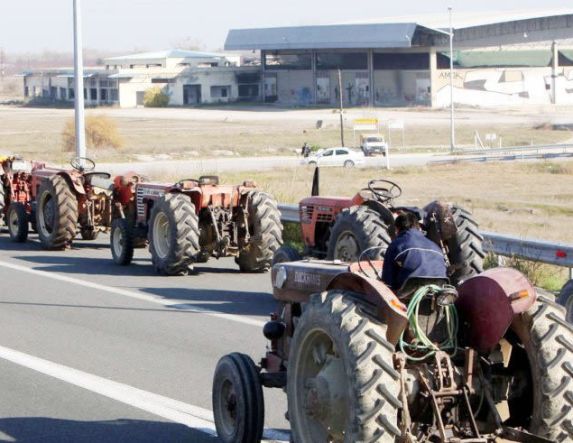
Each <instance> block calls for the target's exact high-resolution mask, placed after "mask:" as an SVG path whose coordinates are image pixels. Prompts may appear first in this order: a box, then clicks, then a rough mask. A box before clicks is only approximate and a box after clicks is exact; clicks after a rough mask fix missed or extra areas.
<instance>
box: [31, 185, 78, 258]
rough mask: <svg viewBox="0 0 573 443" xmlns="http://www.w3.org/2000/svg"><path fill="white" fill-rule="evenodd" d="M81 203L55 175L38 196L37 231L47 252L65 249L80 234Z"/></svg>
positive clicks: (41, 186) (42, 187)
mask: <svg viewBox="0 0 573 443" xmlns="http://www.w3.org/2000/svg"><path fill="white" fill-rule="evenodd" d="M77 222H78V201H77V199H76V197H75V195H74V193H73V192H72V190H71V189H70V187H69V186H68V184H67V182H66V180H65V179H64V178H63V177H61V176H59V175H54V176H52V177H50V178H48V179H46V180H44V181H43V182H42V184H41V185H40V190H39V192H38V197H37V207H36V229H37V230H38V236H39V237H40V242H41V243H42V246H43V247H44V248H45V249H65V248H66V247H68V246H70V245H71V243H72V241H73V240H74V238H75V236H76V233H77Z"/></svg>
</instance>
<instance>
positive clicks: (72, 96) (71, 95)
mask: <svg viewBox="0 0 573 443" xmlns="http://www.w3.org/2000/svg"><path fill="white" fill-rule="evenodd" d="M75 98H76V94H75V91H74V88H69V89H68V99H70V100H73V99H75Z"/></svg>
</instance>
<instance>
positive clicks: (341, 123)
mask: <svg viewBox="0 0 573 443" xmlns="http://www.w3.org/2000/svg"><path fill="white" fill-rule="evenodd" d="M338 97H339V99H340V102H339V107H340V109H339V111H340V145H341V146H342V147H344V115H343V114H344V107H343V105H342V73H341V72H340V69H338Z"/></svg>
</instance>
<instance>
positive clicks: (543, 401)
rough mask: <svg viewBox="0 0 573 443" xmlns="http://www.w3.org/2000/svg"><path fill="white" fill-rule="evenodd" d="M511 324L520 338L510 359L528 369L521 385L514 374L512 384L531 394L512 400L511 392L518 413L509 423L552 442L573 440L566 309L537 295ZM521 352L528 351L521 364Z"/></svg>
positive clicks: (572, 363)
mask: <svg viewBox="0 0 573 443" xmlns="http://www.w3.org/2000/svg"><path fill="white" fill-rule="evenodd" d="M512 328H513V332H514V333H515V334H516V335H517V337H519V341H520V342H521V344H520V345H519V347H518V348H517V349H516V350H515V352H512V357H511V358H512V359H513V358H516V359H517V362H516V364H515V365H514V367H515V368H516V371H520V370H521V371H523V370H524V369H523V368H524V367H528V368H529V371H527V370H525V372H528V373H529V374H528V375H529V377H527V378H525V379H524V380H522V381H521V383H520V382H516V381H515V378H514V381H513V383H512V385H510V386H517V389H518V391H519V392H521V391H522V390H523V387H524V386H526V387H528V388H529V389H530V392H529V398H527V396H523V395H521V396H517V397H516V398H515V399H514V401H513V402H512V401H511V391H510V401H509V412H510V414H511V416H512V417H514V416H515V418H510V420H517V422H515V421H514V422H512V423H511V425H512V426H523V427H524V428H525V429H527V430H528V431H529V432H531V433H533V434H536V435H539V436H541V437H545V438H546V439H548V440H550V441H554V442H572V441H573V380H572V378H573V326H572V325H570V324H569V323H567V321H566V320H565V309H564V308H563V307H562V306H560V305H558V304H557V303H555V302H553V301H552V300H550V299H549V298H546V297H544V296H539V298H538V301H537V303H536V304H535V305H533V307H531V309H529V310H528V311H527V312H525V313H523V314H522V315H521V317H520V318H519V321H518V322H514V323H513V324H512ZM523 350H524V351H525V352H523ZM520 352H521V353H522V354H523V353H525V354H526V357H524V358H523V362H522V361H520V360H519V354H520ZM513 354H516V356H515V357H514V356H513ZM509 367H510V368H511V367H512V363H511V361H510V366H509ZM518 373H519V372H518ZM510 389H511V388H510ZM514 411H515V413H514Z"/></svg>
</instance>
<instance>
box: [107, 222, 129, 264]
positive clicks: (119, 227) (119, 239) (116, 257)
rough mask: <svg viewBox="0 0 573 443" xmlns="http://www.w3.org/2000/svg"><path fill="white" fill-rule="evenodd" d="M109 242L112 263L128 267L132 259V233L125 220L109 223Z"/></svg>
mask: <svg viewBox="0 0 573 443" xmlns="http://www.w3.org/2000/svg"><path fill="white" fill-rule="evenodd" d="M109 241H110V247H111V255H112V257H113V261H114V263H115V264H117V265H120V266H127V265H129V264H130V263H131V260H132V259H133V249H134V247H133V233H132V232H131V227H130V226H129V222H128V221H127V220H126V219H125V218H116V219H114V220H113V221H112V222H111V233H110V236H109Z"/></svg>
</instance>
